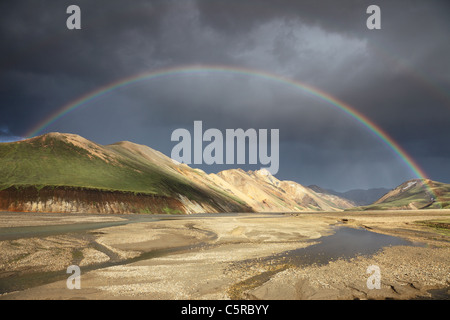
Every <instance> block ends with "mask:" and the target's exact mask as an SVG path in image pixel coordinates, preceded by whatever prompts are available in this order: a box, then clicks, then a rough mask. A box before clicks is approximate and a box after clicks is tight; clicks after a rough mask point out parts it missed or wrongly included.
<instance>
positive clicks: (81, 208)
mask: <svg viewBox="0 0 450 320" xmlns="http://www.w3.org/2000/svg"><path fill="white" fill-rule="evenodd" d="M238 209H240V210H242V208H235V207H234V206H233V205H230V206H229V207H226V206H223V205H221V206H219V205H218V204H215V203H200V202H197V201H193V200H188V199H186V198H185V197H182V196H180V198H179V199H177V198H172V197H166V196H158V195H148V194H135V193H131V192H119V191H103V190H96V189H85V188H73V187H44V188H42V189H39V190H38V189H36V188H34V187H25V188H15V187H11V188H8V189H4V190H1V191H0V210H3V211H17V212H51V213H115V214H130V213H151V214H158V213H165V214H189V213H194V212H195V213H198V212H212V213H214V212H232V211H236V210H238ZM240 210H238V211H240Z"/></svg>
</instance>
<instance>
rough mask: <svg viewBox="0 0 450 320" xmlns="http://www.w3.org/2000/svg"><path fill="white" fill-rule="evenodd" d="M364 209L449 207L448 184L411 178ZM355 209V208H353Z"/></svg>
mask: <svg viewBox="0 0 450 320" xmlns="http://www.w3.org/2000/svg"><path fill="white" fill-rule="evenodd" d="M361 208H362V209H364V210H380V209H381V210H385V209H425V208H430V209H432V208H435V209H438V208H449V209H450V184H446V183H442V182H437V181H432V180H429V179H413V180H409V181H406V182H404V183H402V184H401V185H399V186H398V187H396V188H394V189H392V190H390V191H389V192H388V193H386V194H385V195H384V196H382V197H381V198H380V199H378V200H377V201H375V202H374V203H373V204H371V205H368V206H363V207H361ZM355 209H356V208H355Z"/></svg>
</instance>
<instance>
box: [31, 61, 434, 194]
mask: <svg viewBox="0 0 450 320" xmlns="http://www.w3.org/2000/svg"><path fill="white" fill-rule="evenodd" d="M211 72H213V73H226V74H237V75H247V76H253V77H258V78H261V79H267V80H270V81H273V82H278V83H281V84H284V85H288V86H291V87H294V88H297V89H300V90H302V91H304V92H306V93H308V94H310V95H312V96H314V97H317V98H319V99H320V100H322V101H325V102H327V103H328V104H330V105H331V106H333V107H336V108H337V109H338V110H341V111H343V112H344V113H346V114H347V115H348V116H349V117H350V118H353V119H354V120H356V121H357V122H359V123H360V124H362V125H363V126H364V127H365V128H367V129H368V130H369V131H370V132H372V133H373V134H374V135H375V136H376V137H377V138H379V139H380V140H381V141H382V142H383V143H384V144H385V145H387V146H388V147H389V149H391V150H392V151H393V152H394V153H395V154H396V155H397V156H398V157H399V158H400V159H401V160H402V161H403V162H404V163H405V164H406V165H407V166H408V168H409V169H410V170H411V172H412V173H413V174H414V175H415V176H416V177H417V178H419V179H429V178H428V176H427V174H426V173H425V171H424V170H423V169H422V168H421V167H420V166H419V165H418V164H417V163H416V162H415V160H414V159H413V158H412V157H411V156H410V155H409V154H408V153H407V152H406V151H405V150H404V149H403V148H402V147H401V146H400V145H399V144H398V143H397V142H396V141H395V140H394V139H393V138H392V137H390V136H389V134H388V133H387V132H385V131H384V130H383V129H382V128H381V127H380V126H378V125H377V124H376V123H374V122H373V121H372V120H370V119H369V118H367V117H366V116H365V115H364V114H362V113H361V112H359V111H358V110H356V109H354V108H353V107H351V106H350V105H348V104H346V103H345V102H343V101H341V100H339V99H337V98H336V97H333V96H332V95H330V94H328V93H326V92H324V91H322V90H320V89H318V88H314V87H312V86H310V85H308V84H305V83H303V82H300V81H298V80H293V79H290V78H287V77H283V76H279V75H274V74H271V73H268V72H264V71H260V70H254V69H248V68H241V67H239V68H237V67H230V66H216V65H214V66H205V65H190V66H179V67H172V68H164V69H159V70H155V71H150V72H145V73H140V74H138V75H133V76H130V77H127V78H125V79H121V80H119V81H115V82H112V83H109V84H107V85H105V86H103V87H100V88H98V89H96V90H94V91H91V92H89V93H87V94H85V95H83V96H81V97H79V98H77V99H75V100H73V101H71V102H69V103H67V104H66V105H64V106H63V107H61V108H60V109H58V110H57V111H56V112H54V113H52V114H51V115H50V116H48V117H47V118H45V119H44V120H43V121H41V122H40V123H38V124H37V125H36V126H34V127H33V128H32V129H31V130H29V131H28V132H27V133H26V134H25V137H27V138H31V137H34V136H36V135H38V134H39V133H40V132H42V131H43V130H44V129H45V128H47V127H48V126H50V125H51V124H52V123H54V122H56V121H58V120H59V119H61V118H62V117H64V116H66V115H67V114H69V113H70V112H72V111H73V110H75V109H77V108H79V107H80V106H83V105H85V104H88V103H90V102H92V101H94V100H96V99H98V98H100V97H102V96H105V95H107V94H108V93H110V92H112V91H114V90H116V89H118V88H123V87H126V86H130V85H132V84H135V83H137V82H141V81H147V80H152V79H156V78H161V77H167V76H172V75H181V74H196V73H211ZM425 181H426V180H425ZM428 189H429V191H430V193H431V194H432V195H433V196H434V192H433V191H432V189H431V188H430V187H428ZM434 197H435V196H434ZM435 198H436V197H435Z"/></svg>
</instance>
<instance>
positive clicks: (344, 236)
mask: <svg viewBox="0 0 450 320" xmlns="http://www.w3.org/2000/svg"><path fill="white" fill-rule="evenodd" d="M334 229H335V233H334V234H332V235H330V236H325V237H322V238H320V239H317V240H316V241H320V242H319V243H318V244H315V245H311V246H309V247H306V248H300V249H295V250H290V251H286V252H284V253H283V254H282V255H283V256H284V257H286V258H285V259H288V260H287V261H289V262H291V263H293V264H294V265H298V266H301V265H311V264H318V265H324V264H327V263H328V262H329V261H332V260H337V259H339V258H343V259H350V258H353V257H356V256H359V255H363V256H369V255H373V254H375V253H376V252H378V251H379V250H381V249H382V248H384V247H389V246H405V245H406V246H418V245H419V244H417V243H413V242H411V241H407V240H404V239H402V238H398V237H394V236H389V235H385V234H380V233H375V232H371V231H368V230H366V229H355V228H350V227H337V226H336V227H334Z"/></svg>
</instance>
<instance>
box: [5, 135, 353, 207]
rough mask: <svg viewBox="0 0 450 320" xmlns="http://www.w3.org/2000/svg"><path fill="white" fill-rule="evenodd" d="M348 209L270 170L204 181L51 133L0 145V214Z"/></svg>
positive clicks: (140, 155)
mask: <svg viewBox="0 0 450 320" xmlns="http://www.w3.org/2000/svg"><path fill="white" fill-rule="evenodd" d="M352 206H353V203H351V202H349V201H347V200H345V199H341V198H339V197H338V196H335V195H330V194H318V193H316V192H314V191H313V190H311V189H309V188H305V187H303V186H302V185H300V184H298V183H295V182H292V181H279V180H278V179H276V178H275V177H273V176H272V175H270V173H269V172H268V171H267V170H259V171H255V172H252V171H249V172H244V171H242V170H240V169H237V170H227V171H223V172H220V173H218V174H206V173H205V172H203V171H202V170H199V169H193V168H190V167H189V166H187V165H185V164H179V163H177V162H175V161H173V160H172V159H170V158H169V157H167V156H165V155H164V154H162V153H160V152H158V151H156V150H153V149H151V148H149V147H147V146H143V145H138V144H134V143H131V142H126V141H125V142H118V143H115V144H111V145H107V146H103V145H100V144H97V143H94V142H92V141H89V140H87V139H85V138H83V137H80V136H78V135H74V134H62V133H49V134H45V135H42V136H39V137H35V138H32V139H27V140H23V141H18V142H11V143H0V210H8V211H33V212H35V211H43V212H86V213H96V212H99V213H132V212H133V213H199V212H211V213H213V212H254V211H266V212H267V211H304V210H333V211H335V210H342V209H346V208H350V207H352Z"/></svg>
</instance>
